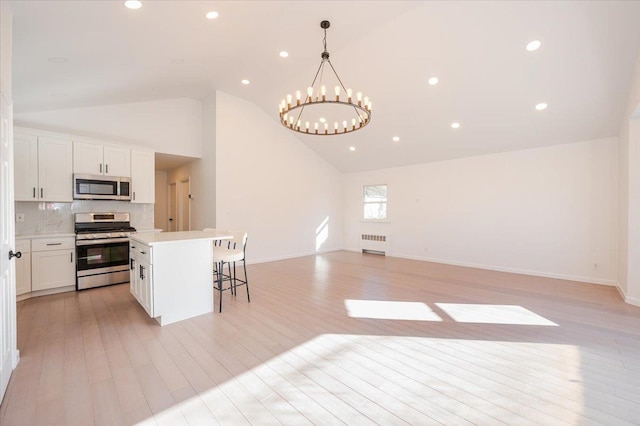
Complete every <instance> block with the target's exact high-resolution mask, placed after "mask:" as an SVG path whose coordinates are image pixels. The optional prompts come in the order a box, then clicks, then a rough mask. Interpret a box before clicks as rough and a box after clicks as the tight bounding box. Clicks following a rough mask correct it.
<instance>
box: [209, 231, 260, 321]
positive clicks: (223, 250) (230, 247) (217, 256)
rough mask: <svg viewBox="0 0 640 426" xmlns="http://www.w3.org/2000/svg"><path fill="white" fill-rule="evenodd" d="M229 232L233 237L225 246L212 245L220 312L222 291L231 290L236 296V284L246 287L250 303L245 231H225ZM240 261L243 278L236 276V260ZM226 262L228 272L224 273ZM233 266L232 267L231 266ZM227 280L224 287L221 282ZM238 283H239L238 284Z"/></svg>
mask: <svg viewBox="0 0 640 426" xmlns="http://www.w3.org/2000/svg"><path fill="white" fill-rule="evenodd" d="M225 233H228V234H231V235H232V236H233V238H232V239H231V240H227V242H228V244H227V246H226V247H225V246H224V244H223V245H221V246H215V247H213V262H214V266H215V273H216V278H217V280H216V281H217V284H218V285H217V288H215V289H216V290H218V292H219V293H220V308H219V310H220V312H222V292H223V291H226V290H231V294H232V295H233V296H236V295H237V294H238V293H237V287H238V285H244V286H246V288H247V302H249V303H251V296H250V295H249V280H248V279H247V264H246V261H245V257H246V256H245V253H246V248H247V239H248V237H247V233H246V232H244V231H238V232H233V231H229V232H225ZM240 261H242V267H243V269H244V280H241V279H240V278H238V275H237V272H236V262H240ZM225 263H226V264H227V268H228V270H229V274H228V275H225V274H224V264H225ZM232 266H233V268H232ZM224 281H229V287H227V288H224V287H223V282H224ZM238 283H240V284H238Z"/></svg>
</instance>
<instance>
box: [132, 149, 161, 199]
mask: <svg viewBox="0 0 640 426" xmlns="http://www.w3.org/2000/svg"><path fill="white" fill-rule="evenodd" d="M131 189H132V191H131V202H132V203H149V204H152V203H155V200H156V178H155V155H154V153H153V152H152V151H141V150H137V149H132V150H131Z"/></svg>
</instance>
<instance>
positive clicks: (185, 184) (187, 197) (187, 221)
mask: <svg viewBox="0 0 640 426" xmlns="http://www.w3.org/2000/svg"><path fill="white" fill-rule="evenodd" d="M179 192H180V195H179V197H178V203H179V204H178V218H179V225H178V230H180V231H191V184H190V180H189V179H188V178H187V180H183V181H180V191H179Z"/></svg>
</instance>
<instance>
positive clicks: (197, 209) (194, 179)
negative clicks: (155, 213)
mask: <svg viewBox="0 0 640 426" xmlns="http://www.w3.org/2000/svg"><path fill="white" fill-rule="evenodd" d="M202 114H203V116H204V117H205V120H203V121H202V158H200V159H198V160H195V161H192V162H190V163H187V164H185V165H183V166H180V167H178V168H176V169H173V170H169V171H168V173H167V183H173V182H180V181H181V180H185V179H187V178H189V180H190V184H191V194H192V199H191V206H190V208H191V229H193V230H197V229H204V228H213V227H215V224H216V194H215V189H216V158H217V157H216V95H215V94H212V95H210V96H208V97H207V98H205V99H204V100H203V101H202Z"/></svg>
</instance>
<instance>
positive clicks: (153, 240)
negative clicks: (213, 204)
mask: <svg viewBox="0 0 640 426" xmlns="http://www.w3.org/2000/svg"><path fill="white" fill-rule="evenodd" d="M129 238H130V239H131V240H133V241H138V242H141V243H142V244H146V245H149V246H153V245H157V244H163V243H175V242H181V241H192V240H211V241H214V240H230V239H231V238H233V237H232V236H231V235H227V234H224V233H220V232H213V231H182V232H153V231H147V232H138V233H136V234H131V235H130V236H129Z"/></svg>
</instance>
